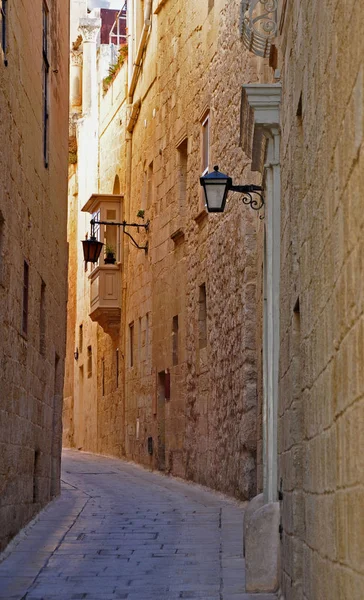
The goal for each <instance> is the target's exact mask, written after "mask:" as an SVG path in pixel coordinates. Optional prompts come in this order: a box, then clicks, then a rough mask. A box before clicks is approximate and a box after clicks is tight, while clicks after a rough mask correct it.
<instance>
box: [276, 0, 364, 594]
mask: <svg viewBox="0 0 364 600" xmlns="http://www.w3.org/2000/svg"><path fill="white" fill-rule="evenodd" d="M358 9H359V10H358ZM363 28H364V13H363V11H361V10H360V8H359V7H358V6H356V5H355V3H353V2H349V3H340V2H336V3H332V2H319V1H316V0H312V1H311V2H307V3H302V2H298V1H295V2H293V3H287V8H286V13H285V19H284V22H283V29H282V35H281V52H282V61H283V62H282V76H283V100H282V154H281V165H282V240H281V259H282V281H281V367H280V411H279V469H280V478H281V479H282V490H283V502H282V519H283V521H282V522H283V547H282V568H283V574H282V591H283V594H284V597H285V598H286V600H290V599H298V598H305V599H307V600H308V599H310V600H311V599H313V598H315V599H316V598H317V599H318V598H329V597H332V598H337V599H340V600H346V599H349V598H350V599H353V598H355V599H357V600H359V599H361V598H363V595H364V567H363V566H364V555H363V548H364V545H363V541H364V529H363V523H364V464H363V456H364V447H363V427H364V421H363V419H364V416H363V415H364V399H363V394H364V380H363V375H362V374H363V368H362V362H363V361H362V354H363V309H364V306H363V283H362V282H363V251H364V244H363V235H362V232H363V219H364V217H363V210H362V204H363V202H362V195H363V190H364V179H363V172H364V170H363V166H364V75H363V73H364V62H363V58H362V57H363V51H364V41H363V35H362V34H363Z"/></svg>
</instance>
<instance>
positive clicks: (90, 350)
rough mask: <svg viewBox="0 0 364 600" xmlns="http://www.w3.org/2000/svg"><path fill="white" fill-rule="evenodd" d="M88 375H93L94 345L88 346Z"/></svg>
mask: <svg viewBox="0 0 364 600" xmlns="http://www.w3.org/2000/svg"><path fill="white" fill-rule="evenodd" d="M87 377H88V378H90V377H92V347H91V346H87Z"/></svg>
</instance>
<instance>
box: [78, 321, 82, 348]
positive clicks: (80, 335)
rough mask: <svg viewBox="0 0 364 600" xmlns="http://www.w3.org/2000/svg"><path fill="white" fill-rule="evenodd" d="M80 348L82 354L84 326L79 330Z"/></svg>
mask: <svg viewBox="0 0 364 600" xmlns="http://www.w3.org/2000/svg"><path fill="white" fill-rule="evenodd" d="M78 348H79V352H80V353H81V352H82V350H83V325H80V326H79V328H78Z"/></svg>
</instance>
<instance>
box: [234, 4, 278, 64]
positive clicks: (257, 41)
mask: <svg viewBox="0 0 364 600" xmlns="http://www.w3.org/2000/svg"><path fill="white" fill-rule="evenodd" d="M277 20H278V0H244V1H243V4H242V21H241V33H242V37H243V43H244V45H245V46H246V47H247V48H248V49H249V50H250V52H252V53H253V54H256V55H257V56H262V57H263V58H267V57H269V54H270V49H271V46H272V42H273V40H274V38H275V37H276V35H277V30H278V23H277Z"/></svg>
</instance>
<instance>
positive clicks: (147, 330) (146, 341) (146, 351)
mask: <svg viewBox="0 0 364 600" xmlns="http://www.w3.org/2000/svg"><path fill="white" fill-rule="evenodd" d="M148 359H149V313H147V314H146V315H145V360H148Z"/></svg>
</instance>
